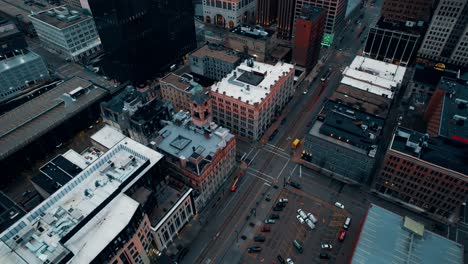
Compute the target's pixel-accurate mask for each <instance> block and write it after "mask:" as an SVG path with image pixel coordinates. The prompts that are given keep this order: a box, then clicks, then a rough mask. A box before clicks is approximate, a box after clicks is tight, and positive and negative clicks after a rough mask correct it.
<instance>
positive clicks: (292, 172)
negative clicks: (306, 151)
mask: <svg viewBox="0 0 468 264" xmlns="http://www.w3.org/2000/svg"><path fill="white" fill-rule="evenodd" d="M297 166H298V164H296V166H294V168H293V170H292V171H291V175H293V174H294V171H295V170H296V168H297Z"/></svg>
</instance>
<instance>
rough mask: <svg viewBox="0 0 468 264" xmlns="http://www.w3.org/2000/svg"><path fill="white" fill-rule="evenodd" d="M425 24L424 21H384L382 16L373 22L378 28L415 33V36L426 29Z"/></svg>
mask: <svg viewBox="0 0 468 264" xmlns="http://www.w3.org/2000/svg"><path fill="white" fill-rule="evenodd" d="M426 26H427V25H426V24H425V23H424V21H420V22H412V21H408V22H396V21H394V22H392V23H390V22H385V21H384V17H382V16H381V17H380V19H379V20H378V21H377V23H376V24H375V27H376V28H380V29H385V30H391V31H397V32H404V33H406V34H410V35H415V36H420V35H421V34H422V33H424V30H425V29H426Z"/></svg>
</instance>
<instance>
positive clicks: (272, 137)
mask: <svg viewBox="0 0 468 264" xmlns="http://www.w3.org/2000/svg"><path fill="white" fill-rule="evenodd" d="M278 132H279V130H278V129H275V130H274V131H273V133H271V135H270V138H269V139H268V140H270V141H271V140H273V139H274V138H275V136H276V134H278Z"/></svg>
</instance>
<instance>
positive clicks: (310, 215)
mask: <svg viewBox="0 0 468 264" xmlns="http://www.w3.org/2000/svg"><path fill="white" fill-rule="evenodd" d="M307 218H309V219H310V220H311V221H312V222H313V223H314V224H315V223H317V218H315V216H314V215H313V214H312V213H308V214H307Z"/></svg>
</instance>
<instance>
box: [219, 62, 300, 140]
mask: <svg viewBox="0 0 468 264" xmlns="http://www.w3.org/2000/svg"><path fill="white" fill-rule="evenodd" d="M293 81H294V66H293V65H291V64H287V63H283V62H278V63H277V64H276V65H270V64H266V63H261V62H254V61H253V60H252V59H249V60H246V61H245V62H243V63H242V64H241V65H239V66H238V67H237V68H236V69H235V70H234V71H232V72H231V73H229V74H228V75H227V76H226V77H225V78H223V79H222V80H221V81H220V82H217V83H215V84H214V85H213V86H212V87H211V96H212V98H213V101H212V105H213V121H215V122H217V123H219V124H220V125H222V126H226V127H227V128H229V129H230V130H231V131H232V132H234V133H235V134H237V135H239V136H242V137H245V138H249V139H251V140H257V139H258V138H259V137H261V135H263V133H265V131H266V130H267V129H268V127H269V125H270V124H271V123H273V118H274V117H275V115H277V114H278V113H280V112H281V110H282V109H283V108H284V106H285V105H286V103H287V102H288V101H289V98H290V97H291V96H292V95H293V92H294V84H293Z"/></svg>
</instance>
